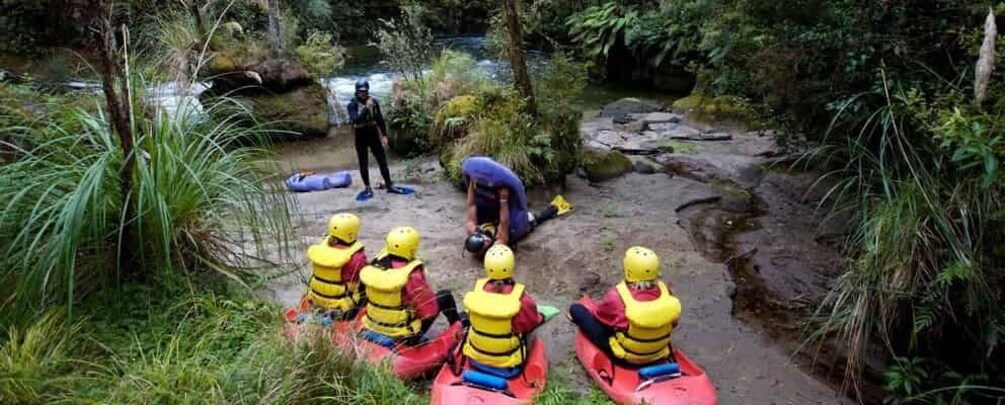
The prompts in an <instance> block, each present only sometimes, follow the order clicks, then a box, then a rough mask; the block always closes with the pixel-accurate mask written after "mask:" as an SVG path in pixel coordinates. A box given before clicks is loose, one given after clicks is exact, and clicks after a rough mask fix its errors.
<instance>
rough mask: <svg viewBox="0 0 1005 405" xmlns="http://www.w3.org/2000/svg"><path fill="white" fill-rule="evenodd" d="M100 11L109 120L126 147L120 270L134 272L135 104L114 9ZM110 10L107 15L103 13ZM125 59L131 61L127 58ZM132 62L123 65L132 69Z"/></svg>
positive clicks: (103, 85)
mask: <svg viewBox="0 0 1005 405" xmlns="http://www.w3.org/2000/svg"><path fill="white" fill-rule="evenodd" d="M95 3H96V5H97V8H96V11H97V13H99V16H98V20H97V21H98V31H97V35H98V38H97V41H96V42H97V43H98V49H99V51H100V54H101V89H102V91H103V92H104V94H105V103H106V106H107V108H108V116H109V118H110V119H111V121H112V122H111V123H112V127H113V128H114V129H115V132H116V133H117V134H118V135H119V142H120V144H121V147H122V171H121V172H120V174H119V176H120V178H119V192H120V193H121V195H120V199H121V203H122V209H123V211H124V212H125V214H124V215H123V219H124V220H123V222H122V224H121V226H120V228H119V232H120V233H121V237H120V238H119V240H120V241H121V243H120V244H119V247H118V255H117V260H118V266H119V267H120V268H122V267H125V268H130V267H131V266H130V265H129V264H130V262H131V257H132V256H131V255H132V254H134V253H135V250H134V249H133V246H132V243H131V240H132V239H131V237H132V235H133V225H132V223H133V220H134V209H133V204H132V203H131V202H130V200H131V193H132V190H133V171H134V170H133V168H134V166H135V161H134V153H133V130H132V126H131V125H130V117H131V115H132V111H131V110H132V104H131V102H130V100H131V99H130V94H129V77H128V76H129V75H128V74H126V73H124V72H123V70H122V69H120V68H119V65H118V62H117V61H116V59H117V58H116V54H117V52H116V49H117V47H116V46H115V32H114V30H113V29H112V22H111V14H112V13H111V8H107V6H105V2H104V1H101V0H98V1H96V2H95ZM105 10H108V14H107V15H101V14H100V13H103V12H105ZM122 38H123V49H124V50H125V49H127V48H126V47H127V46H128V41H129V31H128V30H127V29H126V27H125V26H124V25H123V26H122ZM123 59H127V58H126V57H123ZM128 63H129V62H128V60H126V61H124V62H123V65H124V66H126V69H128ZM116 78H118V82H119V90H118V92H116V90H115V82H116Z"/></svg>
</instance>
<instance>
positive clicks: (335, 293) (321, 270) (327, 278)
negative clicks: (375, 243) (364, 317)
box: [307, 239, 363, 311]
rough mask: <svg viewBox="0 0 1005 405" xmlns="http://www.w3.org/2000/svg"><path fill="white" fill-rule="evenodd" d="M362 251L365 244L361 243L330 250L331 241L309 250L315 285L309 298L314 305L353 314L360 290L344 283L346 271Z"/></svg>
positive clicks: (310, 291)
mask: <svg viewBox="0 0 1005 405" xmlns="http://www.w3.org/2000/svg"><path fill="white" fill-rule="evenodd" d="M361 249H363V244H362V243H360V242H359V241H356V242H355V243H353V244H352V245H349V246H348V247H346V248H336V247H331V246H328V243H327V239H326V240H325V241H323V242H322V243H320V244H317V245H313V246H311V247H310V248H308V249H307V258H308V259H309V260H310V261H311V283H310V289H308V290H307V297H308V298H309V299H310V300H311V303H312V304H314V305H315V306H317V307H321V308H324V309H329V310H330V309H338V310H341V311H350V310H352V309H353V308H354V307H355V306H356V302H357V301H359V290H358V289H357V288H356V286H350V285H347V284H346V283H345V282H344V281H342V268H343V267H345V265H346V264H348V263H349V260H351V259H352V256H353V255H354V254H356V252H358V251H360V250H361Z"/></svg>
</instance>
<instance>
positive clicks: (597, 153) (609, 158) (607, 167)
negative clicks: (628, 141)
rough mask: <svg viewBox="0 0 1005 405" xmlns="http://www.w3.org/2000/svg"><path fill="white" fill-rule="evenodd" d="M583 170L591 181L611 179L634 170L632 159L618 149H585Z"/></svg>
mask: <svg viewBox="0 0 1005 405" xmlns="http://www.w3.org/2000/svg"><path fill="white" fill-rule="evenodd" d="M583 170H585V171H586V177H587V178H588V179H589V180H590V181H594V182H600V181H606V180H611V179H614V178H617V177H618V176H621V175H623V174H625V173H628V172H630V171H632V160H631V159H629V158H628V157H627V156H625V155H624V154H622V153H621V152H617V151H603V150H599V149H593V148H588V149H584V150H583Z"/></svg>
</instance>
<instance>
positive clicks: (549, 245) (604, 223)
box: [263, 133, 848, 404]
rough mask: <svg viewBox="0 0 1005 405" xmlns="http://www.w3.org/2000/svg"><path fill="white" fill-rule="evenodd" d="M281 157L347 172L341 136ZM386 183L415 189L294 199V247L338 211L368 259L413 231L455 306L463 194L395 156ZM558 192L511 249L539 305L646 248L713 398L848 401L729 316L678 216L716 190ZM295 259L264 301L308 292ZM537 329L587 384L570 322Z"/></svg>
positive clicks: (724, 275) (646, 184)
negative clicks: (401, 232) (669, 290)
mask: <svg viewBox="0 0 1005 405" xmlns="http://www.w3.org/2000/svg"><path fill="white" fill-rule="evenodd" d="M279 150H280V163H281V164H282V165H283V166H284V167H285V168H296V169H307V170H319V171H320V170H335V169H354V168H355V166H356V160H355V152H354V150H353V149H352V140H351V138H350V137H349V136H346V135H345V134H344V133H343V134H335V135H334V136H331V137H329V138H325V139H319V140H309V141H302V142H296V143H287V144H283V145H280V146H279ZM371 162H372V159H371ZM392 176H393V177H394V178H395V179H398V180H396V181H398V182H400V183H401V184H408V185H413V186H415V187H416V188H418V189H419V190H420V193H419V194H418V195H414V196H397V195H388V194H386V193H384V192H380V191H378V192H377V195H376V197H374V198H373V199H372V200H370V201H368V202H365V203H357V202H355V201H354V200H353V196H354V195H355V193H356V192H357V191H358V190H359V187H360V184H361V182H360V179H359V175H358V172H356V171H355V170H354V173H353V181H354V185H353V186H352V187H350V188H347V189H335V190H328V191H323V192H313V193H304V194H297V195H296V197H295V198H296V200H297V201H298V203H299V213H298V214H297V216H296V217H295V218H293V223H294V226H295V227H297V229H298V230H299V236H300V237H301V243H302V245H303V249H300V250H301V252H302V251H304V250H306V247H307V245H308V244H309V243H313V242H315V241H316V240H318V238H319V237H321V236H322V235H323V234H324V232H325V225H326V223H327V219H328V218H329V217H330V216H331V215H332V214H334V213H337V212H343V211H349V212H354V213H356V214H357V215H359V216H360V217H361V219H362V222H363V223H362V231H361V233H360V235H361V240H362V241H363V242H364V243H365V244H366V247H367V252H368V253H370V254H371V255H372V254H374V253H375V252H376V251H377V250H379V249H380V247H381V244H382V239H383V235H384V233H385V232H387V231H388V230H389V229H390V228H392V227H395V226H401V225H408V226H413V227H415V228H417V229H418V230H419V232H420V233H421V235H422V244H421V246H420V255H421V257H422V259H423V260H424V261H425V262H426V264H427V269H428V276H429V278H430V279H431V283H432V285H433V287H434V288H435V289H451V290H453V292H454V296H455V298H457V299H458V300H459V299H460V298H461V296H462V295H463V293H464V292H465V291H467V290H469V289H470V288H471V287H472V285H473V283H474V281H475V279H476V278H478V277H480V276H481V275H482V270H481V268H480V265H479V263H478V262H477V261H476V260H474V259H473V258H471V257H470V256H468V255H467V254H466V253H464V252H463V249H462V242H463V238H464V231H463V223H464V195H463V194H462V193H461V192H459V191H458V190H456V189H454V188H452V187H451V186H450V185H448V184H447V183H446V182H444V181H442V180H440V174H439V170H438V167H437V164H436V163H435V161H433V160H429V159H426V160H415V161H408V162H405V161H395V162H393V163H392ZM371 179H373V180H374V183H375V184H376V183H377V182H378V181H379V179H380V176H379V172H378V170H377V168H376V165H375V164H372V165H371ZM562 193H563V194H564V195H565V197H566V198H567V199H568V200H569V201H570V202H572V203H573V204H574V205H575V210H574V211H573V212H572V213H571V214H569V215H567V216H565V217H562V218H559V219H556V220H553V221H551V222H548V223H546V224H544V225H542V226H541V227H539V228H538V229H537V230H535V231H534V232H533V233H532V234H531V235H530V236H529V237H528V238H527V239H526V240H525V241H523V242H521V243H520V245H519V246H518V253H517V260H518V268H517V278H518V279H519V280H520V281H521V282H523V283H525V284H527V286H528V291H529V292H531V293H532V294H533V295H534V296H535V298H536V299H537V300H538V302H539V303H542V304H548V305H554V306H557V307H559V308H563V309H565V308H567V307H568V305H569V304H571V303H572V302H573V301H574V300H575V299H576V298H577V297H578V296H579V295H580V294H582V293H586V294H590V295H593V296H594V297H597V296H599V295H601V294H602V293H603V292H604V290H605V289H606V288H608V287H609V286H612V285H613V284H614V283H616V282H617V281H618V280H619V277H620V258H621V255H622V254H623V252H624V250H625V249H627V248H628V247H630V246H633V245H645V246H649V247H651V248H653V249H655V250H656V251H657V252H658V253H659V254H660V255H661V258H662V260H663V262H664V275H663V276H664V279H665V280H666V281H668V282H670V283H671V284H672V285H673V288H674V290H675V292H676V294H677V295H678V296H679V297H680V299H681V301H682V303H683V304H684V315H683V318H682V320H681V326H680V328H679V329H678V330H677V332H676V334H675V337H674V340H675V343H676V345H677V347H679V348H681V349H683V350H684V351H685V352H686V353H688V355H689V356H690V357H692V358H693V359H694V360H695V361H697V362H698V363H700V364H701V365H702V366H703V367H704V368H705V370H706V371H707V372H708V374H709V375H710V377H711V378H712V380H713V382H714V383H715V385H716V387H717V389H718V393H719V400H720V403H723V404H836V403H847V402H848V401H847V400H846V399H845V398H843V397H842V396H839V395H837V394H836V393H835V392H834V391H833V390H832V389H831V388H829V387H828V386H827V385H825V384H824V383H822V382H820V381H818V380H816V379H815V378H813V377H812V376H810V375H808V374H806V373H804V372H803V371H801V370H800V369H799V367H797V365H796V364H795V363H794V362H793V361H792V360H791V358H790V357H789V356H788V354H787V353H786V352H784V351H783V350H782V349H781V348H779V347H778V346H777V345H773V344H772V343H771V342H770V341H769V338H768V337H767V336H765V335H764V334H762V333H759V332H757V331H756V329H755V328H751V327H748V326H747V325H745V324H744V323H743V322H741V321H739V320H737V319H736V318H734V317H733V316H732V315H731V310H732V302H731V300H730V293H731V292H733V291H734V290H735V286H734V285H733V282H732V281H731V278H730V275H729V272H728V271H727V270H726V268H725V266H723V265H722V264H721V263H715V262H712V261H710V260H709V259H707V258H706V257H705V255H703V254H702V253H701V252H699V251H697V250H696V248H695V246H694V244H693V243H692V241H691V238H690V237H689V235H688V232H687V231H686V230H685V229H683V228H682V227H681V226H679V225H678V219H679V218H678V214H677V213H676V212H675V208H676V207H678V206H680V205H681V204H683V203H685V202H687V201H693V200H695V199H701V198H703V197H707V196H714V195H716V190H714V189H713V188H712V187H711V186H708V185H705V184H703V183H700V182H697V181H694V180H689V179H686V178H682V177H672V176H670V175H667V174H663V173H656V174H651V175H642V174H635V173H631V174H628V175H626V176H624V177H621V178H619V179H616V180H612V181H609V182H606V183H603V184H601V185H591V184H588V183H587V182H586V181H585V180H582V179H580V178H577V177H574V176H570V177H569V178H568V181H567V185H566V189H565V190H564V191H563V192H562ZM552 196H553V192H549V191H548V190H536V191H535V192H534V193H533V194H532V195H531V196H530V200H531V208H532V209H539V208H541V207H543V206H544V204H546V202H547V201H548V200H550V198H551V197H552ZM302 254H303V253H300V255H302ZM301 263H304V264H302V265H301V268H300V271H299V274H294V275H291V276H288V277H285V278H282V279H279V280H277V281H276V282H274V283H272V284H271V285H270V286H269V287H268V288H266V289H265V290H264V291H263V294H265V295H267V296H268V297H270V298H272V299H275V300H277V301H279V302H281V303H283V304H286V305H293V304H295V303H296V302H297V301H298V300H299V299H300V297H301V295H302V294H303V291H304V288H305V284H304V280H305V279H306V274H307V267H306V259H303V260H302V261H301ZM537 333H539V334H540V336H542V337H544V339H545V341H546V342H547V346H548V355H549V359H550V361H551V363H552V364H553V365H554V366H555V367H554V368H553V371H552V372H555V373H572V374H574V375H573V380H574V381H576V382H577V383H579V384H582V385H583V386H585V384H587V383H588V380H587V379H586V377H585V374H584V373H583V371H582V369H581V368H579V367H578V366H577V365H578V363H576V362H575V355H574V353H573V351H572V345H571V342H572V337H573V333H574V329H573V325H572V324H571V323H569V322H567V321H566V320H565V319H564V318H562V317H558V318H555V319H554V320H552V321H550V322H549V323H548V324H546V325H544V326H542V327H541V329H539V331H538V332H537Z"/></svg>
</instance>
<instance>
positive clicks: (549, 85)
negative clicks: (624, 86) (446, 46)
mask: <svg viewBox="0 0 1005 405" xmlns="http://www.w3.org/2000/svg"><path fill="white" fill-rule="evenodd" d="M535 73H536V74H535V82H536V86H537V87H536V88H537V89H538V90H537V93H538V97H539V98H540V99H541V100H543V103H542V106H541V108H540V112H539V116H537V117H531V116H529V115H527V114H526V113H525V112H524V111H523V108H522V106H521V103H522V101H521V99H520V97H519V95H518V94H517V93H516V92H515V91H514V89H513V88H512V86H511V85H509V84H506V83H500V82H497V81H494V80H491V79H489V77H488V75H487V74H486V73H485V71H484V70H483V69H482V68H480V67H479V66H478V65H477V64H476V62H475V60H474V58H472V57H471V56H470V55H467V54H464V53H458V52H453V51H444V52H443V53H442V54H441V55H440V56H439V57H437V58H436V59H435V60H434V61H433V64H432V69H431V71H430V72H429V73H427V74H425V75H422V76H421V77H420V78H419V79H417V80H409V81H403V82H401V83H399V88H398V91H396V93H395V95H394V97H395V98H394V100H393V102H392V106H393V110H392V112H391V114H390V121H391V124H392V127H393V128H394V129H395V131H394V132H395V134H394V139H393V140H392V143H393V145H394V146H395V148H396V149H398V150H399V151H401V152H405V153H421V152H425V151H429V150H435V151H436V153H437V154H438V155H439V157H440V163H441V164H442V165H443V167H444V168H445V169H446V172H447V177H448V178H449V179H450V180H451V181H453V182H459V180H460V164H461V162H462V161H463V160H464V159H465V158H466V157H468V156H472V155H488V156H493V157H495V158H496V159H497V160H499V161H500V162H502V163H504V164H506V165H507V166H508V167H510V168H512V169H513V170H514V171H515V172H516V173H517V174H518V175H520V176H521V178H522V179H523V180H524V182H525V183H527V184H528V185H534V184H541V183H547V182H561V181H562V179H563V178H564V176H565V174H567V173H569V172H571V171H572V170H573V169H575V167H576V165H577V164H578V162H579V148H580V144H581V140H580V138H579V120H580V115H581V113H580V112H579V111H578V110H575V109H574V108H572V107H571V106H570V103H571V102H573V101H574V100H575V99H576V97H577V96H578V94H579V92H580V91H581V90H582V89H583V87H584V86H585V83H586V71H585V67H584V66H583V65H581V64H577V63H574V62H572V61H570V60H569V59H567V58H566V57H564V56H562V55H556V56H555V57H554V58H553V61H552V63H549V64H548V65H547V67H546V68H544V69H542V70H540V71H537V72H535Z"/></svg>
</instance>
